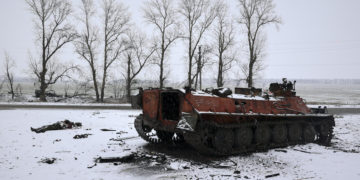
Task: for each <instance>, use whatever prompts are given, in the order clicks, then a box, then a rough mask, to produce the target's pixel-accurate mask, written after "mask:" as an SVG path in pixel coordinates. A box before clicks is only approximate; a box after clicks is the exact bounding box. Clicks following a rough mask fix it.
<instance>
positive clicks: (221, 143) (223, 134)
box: [213, 128, 234, 154]
mask: <svg viewBox="0 0 360 180" xmlns="http://www.w3.org/2000/svg"><path fill="white" fill-rule="evenodd" d="M233 145H234V132H233V130H232V129H226V128H221V129H217V130H216V132H215V137H214V140H213V146H214V147H215V149H216V150H218V151H219V152H221V153H224V154H229V153H231V150H232V147H233Z"/></svg>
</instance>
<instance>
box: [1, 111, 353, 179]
mask: <svg viewBox="0 0 360 180" xmlns="http://www.w3.org/2000/svg"><path fill="white" fill-rule="evenodd" d="M139 113H140V111H139V110H55V109H13V110H0V127H1V130H0V179H36V180H38V179H158V178H160V179H190V178H192V179H198V178H200V179H237V178H241V179H265V177H266V176H267V175H272V174H277V173H279V175H278V176H275V177H272V178H269V179H326V180H327V179H360V168H359V167H360V154H359V151H360V139H359V138H358V137H359V136H360V115H344V116H337V118H336V128H335V130H334V131H335V137H334V139H333V145H332V146H331V147H323V146H319V145H316V144H308V145H298V146H293V147H288V148H282V149H274V150H270V151H268V152H260V153H253V154H251V155H247V156H232V157H223V158H214V157H205V156H202V155H199V154H198V153H197V152H196V151H195V150H193V149H192V148H190V147H187V146H175V147H173V146H153V145H149V144H148V143H146V142H145V141H143V140H142V139H140V138H138V137H137V133H136V131H135V129H134V128H133V120H134V117H135V116H136V115H138V114H139ZM64 119H69V120H71V121H74V122H81V123H82V124H83V127H82V128H79V129H72V130H59V131H48V132H45V133H41V134H36V133H34V132H32V131H30V127H40V126H43V125H47V124H52V123H55V122H57V121H62V120H64ZM101 129H114V130H116V131H102V130H101ZM78 134H92V135H90V136H88V138H85V139H74V138H73V137H74V136H75V135H78ZM131 153H136V154H137V156H138V157H141V158H137V159H136V160H134V161H132V162H129V163H96V162H95V159H96V158H98V157H122V156H126V155H129V154H131ZM164 157H165V158H164ZM44 158H56V159H57V160H56V161H55V163H54V164H46V163H42V162H40V161H41V160H42V159H44ZM159 159H160V160H159Z"/></svg>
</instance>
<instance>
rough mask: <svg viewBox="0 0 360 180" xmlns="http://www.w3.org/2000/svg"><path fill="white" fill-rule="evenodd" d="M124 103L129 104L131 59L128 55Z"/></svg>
mask: <svg viewBox="0 0 360 180" xmlns="http://www.w3.org/2000/svg"><path fill="white" fill-rule="evenodd" d="M126 76H127V77H126V101H127V102H128V103H129V102H131V77H130V76H131V57H130V55H128V61H127V75H126Z"/></svg>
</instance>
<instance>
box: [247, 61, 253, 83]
mask: <svg viewBox="0 0 360 180" xmlns="http://www.w3.org/2000/svg"><path fill="white" fill-rule="evenodd" d="M253 68H254V62H252V61H250V63H249V76H248V79H247V81H248V87H249V88H252V87H253Z"/></svg>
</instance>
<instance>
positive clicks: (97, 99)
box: [91, 67, 100, 102]
mask: <svg viewBox="0 0 360 180" xmlns="http://www.w3.org/2000/svg"><path fill="white" fill-rule="evenodd" d="M91 69H92V77H93V83H94V90H95V96H96V102H99V101H100V97H99V89H98V83H97V80H96V71H95V68H94V67H91Z"/></svg>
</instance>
